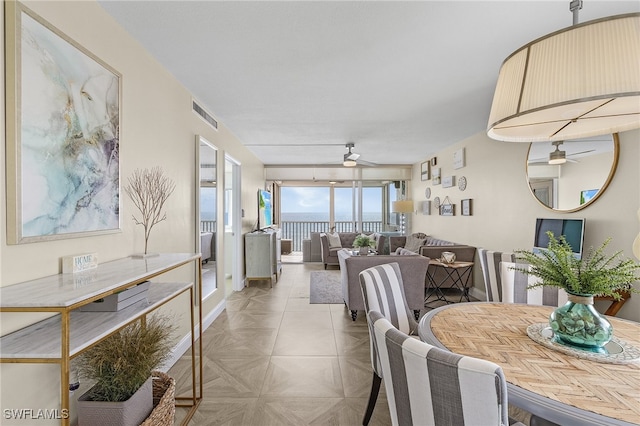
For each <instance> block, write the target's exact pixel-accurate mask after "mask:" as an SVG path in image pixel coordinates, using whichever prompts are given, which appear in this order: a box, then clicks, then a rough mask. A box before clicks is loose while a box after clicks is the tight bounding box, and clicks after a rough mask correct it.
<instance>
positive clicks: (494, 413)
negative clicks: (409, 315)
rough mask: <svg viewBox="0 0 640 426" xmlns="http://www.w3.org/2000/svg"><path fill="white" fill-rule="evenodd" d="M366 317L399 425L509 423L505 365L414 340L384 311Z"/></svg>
mask: <svg viewBox="0 0 640 426" xmlns="http://www.w3.org/2000/svg"><path fill="white" fill-rule="evenodd" d="M367 315H368V319H369V321H370V323H371V324H372V327H373V336H372V340H374V344H375V346H376V348H377V353H378V356H379V358H380V365H381V370H382V377H383V378H384V381H385V389H386V392H387V401H388V403H389V411H390V413H391V423H392V424H393V425H394V426H396V425H403V426H404V425H435V426H443V425H466V426H490V425H495V426H501V425H502V426H506V425H508V424H509V416H508V409H507V384H506V381H505V378H504V375H503V372H502V368H501V367H500V366H498V365H497V364H494V363H492V362H490V361H485V360H481V359H477V358H473V357H469V356H463V355H458V354H455V353H452V352H448V351H445V350H443V349H440V348H437V347H435V346H431V345H430V344H428V343H425V342H422V341H420V340H416V339H413V338H412V337H410V336H408V335H407V334H406V333H403V332H402V331H400V330H398V329H397V328H395V327H394V326H393V324H391V322H389V321H388V320H387V319H386V318H385V317H384V316H383V315H382V314H381V313H379V312H376V311H369V312H368V314H367ZM516 424H517V425H519V426H523V425H522V423H516Z"/></svg>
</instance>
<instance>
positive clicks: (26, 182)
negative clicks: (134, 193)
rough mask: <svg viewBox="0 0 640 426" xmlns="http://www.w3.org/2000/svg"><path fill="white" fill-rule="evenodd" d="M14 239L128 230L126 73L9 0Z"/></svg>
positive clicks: (10, 221) (10, 231)
mask: <svg viewBox="0 0 640 426" xmlns="http://www.w3.org/2000/svg"><path fill="white" fill-rule="evenodd" d="M5 42H6V45H5V69H6V88H7V89H6V98H5V102H6V105H5V106H6V126H7V128H6V155H7V158H6V171H7V243H8V244H22V243H31V242H38V241H46V240H54V239H65V238H75V237H83V236H88V235H96V234H104V233H113V232H120V231H121V229H120V214H119V212H120V201H119V200H120V187H119V182H120V176H119V175H120V165H119V162H120V158H119V142H120V141H119V138H120V122H121V120H120V111H121V99H122V84H121V79H122V76H121V74H120V73H118V72H117V71H116V70H114V69H113V68H111V67H110V66H109V65H107V64H106V63H104V62H103V61H101V60H100V59H99V58H97V57H96V56H95V55H93V54H92V53H91V52H89V51H88V50H87V49H85V48H83V47H82V46H80V45H79V44H78V43H76V42H75V41H73V40H72V39H71V38H69V37H68V36H67V35H65V34H64V33H62V32H61V31H60V30H58V29H57V28H55V27H53V26H52V25H51V24H50V23H48V22H47V21H45V20H44V19H43V18H42V17H40V16H38V15H37V14H36V13H35V12H33V11H32V10H30V9H29V8H27V7H26V6H24V5H23V4H21V3H19V2H14V1H10V2H5Z"/></svg>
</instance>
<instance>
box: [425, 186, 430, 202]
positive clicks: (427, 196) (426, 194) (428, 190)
mask: <svg viewBox="0 0 640 426" xmlns="http://www.w3.org/2000/svg"><path fill="white" fill-rule="evenodd" d="M424 196H425V197H426V198H427V200H428V199H429V198H431V188H429V187H427V189H425V190H424Z"/></svg>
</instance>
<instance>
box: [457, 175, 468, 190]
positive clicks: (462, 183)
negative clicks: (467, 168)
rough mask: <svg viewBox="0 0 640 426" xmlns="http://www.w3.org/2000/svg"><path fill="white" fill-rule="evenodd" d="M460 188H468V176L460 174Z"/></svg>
mask: <svg viewBox="0 0 640 426" xmlns="http://www.w3.org/2000/svg"><path fill="white" fill-rule="evenodd" d="M458 189H459V190H460V191H464V190H465V189H467V178H466V177H464V176H460V177H459V178H458Z"/></svg>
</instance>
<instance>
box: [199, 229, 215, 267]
mask: <svg viewBox="0 0 640 426" xmlns="http://www.w3.org/2000/svg"><path fill="white" fill-rule="evenodd" d="M200 250H201V252H202V263H207V262H208V261H209V260H210V259H211V260H216V257H215V243H214V238H213V233H212V232H201V233H200Z"/></svg>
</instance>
